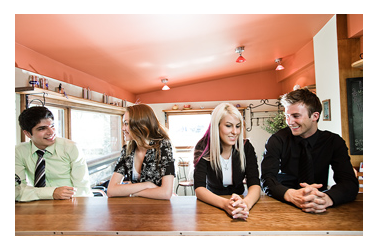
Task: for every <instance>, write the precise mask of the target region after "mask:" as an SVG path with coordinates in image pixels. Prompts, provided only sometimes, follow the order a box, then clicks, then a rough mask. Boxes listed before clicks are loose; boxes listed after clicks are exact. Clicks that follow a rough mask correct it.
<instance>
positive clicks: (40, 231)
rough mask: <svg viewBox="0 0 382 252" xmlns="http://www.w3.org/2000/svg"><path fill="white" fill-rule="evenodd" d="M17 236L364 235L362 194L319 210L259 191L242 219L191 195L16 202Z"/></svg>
mask: <svg viewBox="0 0 382 252" xmlns="http://www.w3.org/2000/svg"><path fill="white" fill-rule="evenodd" d="M15 233H16V235H277V234H281V235H315V234H317V235H346V234H348V235H362V234H363V195H362V194H359V195H358V196H357V199H356V200H355V201H354V202H350V203H347V204H343V205H340V206H338V207H334V208H329V209H328V210H327V211H326V212H325V213H322V214H309V213H304V212H302V211H301V210H300V209H298V208H296V207H294V206H292V205H289V204H286V203H282V202H279V201H277V200H275V199H273V198H270V197H268V196H265V195H262V196H261V198H260V200H259V201H258V202H257V203H256V205H255V206H254V207H253V208H252V209H251V210H250V214H249V217H248V219H247V220H246V221H244V220H236V219H232V218H230V217H229V216H228V215H227V214H226V213H225V212H224V211H223V210H221V209H218V208H216V207H213V206H211V205H208V204H206V203H204V202H202V201H200V200H197V198H196V197H195V196H174V197H172V198H171V200H169V201H166V200H153V199H146V198H140V197H134V198H128V197H120V198H107V197H94V198H73V199H71V200H40V201H33V202H27V203H19V202H17V203H15Z"/></svg>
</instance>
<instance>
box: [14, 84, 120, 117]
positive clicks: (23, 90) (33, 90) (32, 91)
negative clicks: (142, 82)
mask: <svg viewBox="0 0 382 252" xmlns="http://www.w3.org/2000/svg"><path fill="white" fill-rule="evenodd" d="M15 92H16V93H18V94H23V95H34V96H41V97H42V96H43V95H44V94H45V98H49V99H55V100H60V101H63V102H65V101H67V102H71V103H75V104H82V105H88V106H95V107H99V108H103V109H112V110H115V111H120V112H123V113H124V112H125V111H126V108H124V107H119V106H115V105H111V104H106V103H102V102H97V101H93V100H88V99H84V98H80V97H76V96H71V95H66V96H65V95H64V94H60V93H57V92H54V91H51V90H47V89H42V88H37V87H16V88H15Z"/></svg>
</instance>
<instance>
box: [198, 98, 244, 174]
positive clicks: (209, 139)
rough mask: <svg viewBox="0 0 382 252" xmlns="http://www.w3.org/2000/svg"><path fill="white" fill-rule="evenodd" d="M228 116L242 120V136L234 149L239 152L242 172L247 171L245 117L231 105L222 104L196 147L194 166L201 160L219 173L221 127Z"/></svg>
mask: <svg viewBox="0 0 382 252" xmlns="http://www.w3.org/2000/svg"><path fill="white" fill-rule="evenodd" d="M227 114H229V115H232V116H235V117H236V118H237V119H239V120H240V134H239V137H238V140H237V142H236V144H235V145H234V148H235V149H236V150H237V151H238V152H239V156H240V165H241V170H242V171H244V170H245V153H244V142H243V130H244V125H243V117H242V115H241V113H240V112H239V110H238V109H237V108H236V107H235V106H233V105H232V104H230V103H221V104H219V105H218V106H216V108H215V109H214V111H213V112H212V115H211V123H210V126H209V127H208V129H207V131H206V133H205V134H204V136H203V138H202V139H200V140H199V142H198V144H197V145H196V147H195V154H194V164H195V165H196V164H197V163H198V162H199V160H200V159H201V158H204V159H206V160H207V161H210V162H211V167H212V169H213V170H215V172H216V173H217V172H218V171H219V170H221V163H220V154H221V152H222V148H221V143H220V135H219V125H220V122H221V120H222V118H223V117H224V116H226V115H227Z"/></svg>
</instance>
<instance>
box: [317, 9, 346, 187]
mask: <svg viewBox="0 0 382 252" xmlns="http://www.w3.org/2000/svg"><path fill="white" fill-rule="evenodd" d="M313 46H314V65H315V72H316V93H317V96H318V97H319V98H320V100H321V101H323V100H326V99H330V105H331V121H323V119H322V116H321V117H320V121H319V123H318V128H319V129H321V130H329V131H331V132H333V133H336V134H339V135H341V133H342V131H341V107H340V82H339V69H338V47H337V22H336V16H334V17H333V18H332V19H331V20H329V22H328V23H327V24H326V25H325V26H324V27H323V28H322V29H321V30H320V31H319V32H318V33H317V34H316V36H314V38H313ZM333 184H334V180H333V171H332V169H330V170H329V181H328V185H329V186H331V185H333Z"/></svg>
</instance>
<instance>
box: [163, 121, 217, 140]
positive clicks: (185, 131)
mask: <svg viewBox="0 0 382 252" xmlns="http://www.w3.org/2000/svg"><path fill="white" fill-rule="evenodd" d="M168 120H169V122H168V124H169V134H170V138H171V141H172V143H173V145H174V146H175V147H185V146H195V144H196V143H197V142H198V141H199V140H200V138H202V137H203V135H204V133H206V130H207V128H208V126H209V124H210V120H211V115H210V114H191V115H171V116H169V117H168Z"/></svg>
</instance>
